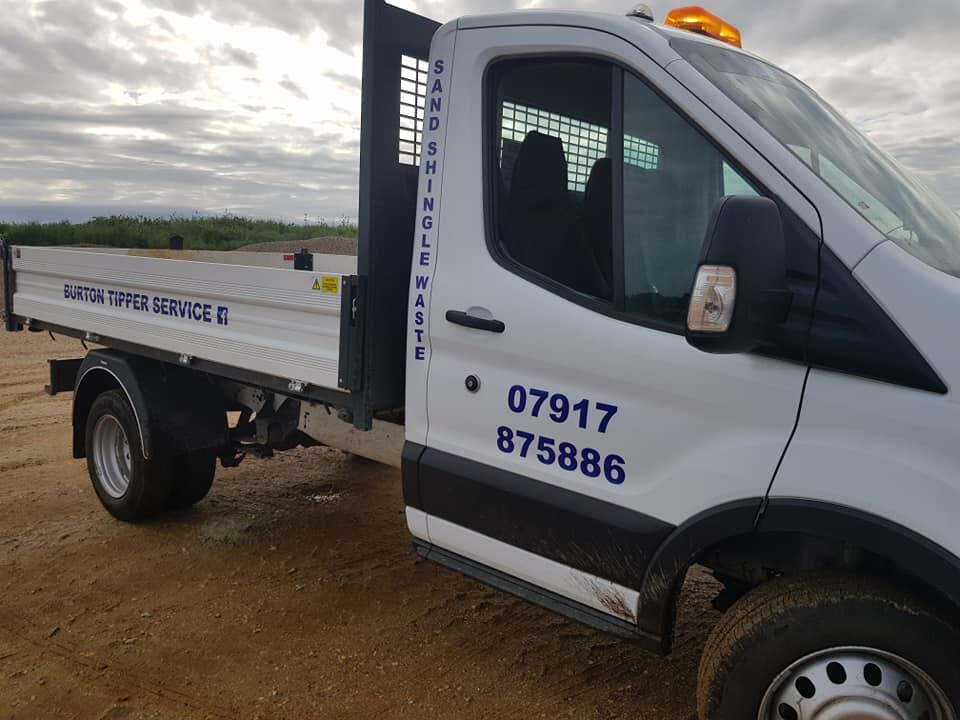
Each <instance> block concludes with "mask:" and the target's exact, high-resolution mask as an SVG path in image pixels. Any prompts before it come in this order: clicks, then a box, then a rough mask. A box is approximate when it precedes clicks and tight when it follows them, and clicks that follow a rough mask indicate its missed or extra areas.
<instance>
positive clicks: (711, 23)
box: [664, 6, 741, 47]
mask: <svg viewBox="0 0 960 720" xmlns="http://www.w3.org/2000/svg"><path fill="white" fill-rule="evenodd" d="M664 23H665V24H666V25H669V26H670V27H675V28H680V29H681V30H689V31H690V32H695V33H699V34H701V35H707V36H709V37H712V38H715V39H716V40H721V41H722V42H725V43H729V44H730V45H735V46H737V47H741V45H740V31H739V30H737V28H735V27H734V26H733V25H731V24H730V23H728V22H726V21H725V20H722V19H721V18H718V17H717V16H716V15H714V14H713V13H711V12H707V11H706V10H704V9H703V8H702V7H696V6H693V7H682V8H677V9H676V10H671V11H670V12H669V13H668V14H667V19H666V20H665V21H664Z"/></svg>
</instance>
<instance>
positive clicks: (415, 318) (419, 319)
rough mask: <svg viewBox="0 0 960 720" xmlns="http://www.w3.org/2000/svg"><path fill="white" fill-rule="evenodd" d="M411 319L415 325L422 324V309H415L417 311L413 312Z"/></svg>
mask: <svg viewBox="0 0 960 720" xmlns="http://www.w3.org/2000/svg"><path fill="white" fill-rule="evenodd" d="M413 321H414V322H415V323H416V324H417V325H423V310H417V311H416V312H415V313H414V314H413Z"/></svg>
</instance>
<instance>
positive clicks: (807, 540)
mask: <svg viewBox="0 0 960 720" xmlns="http://www.w3.org/2000/svg"><path fill="white" fill-rule="evenodd" d="M724 562H728V563H729V564H730V566H731V567H733V568H737V569H741V570H742V571H743V572H744V573H745V574H746V576H747V577H746V578H745V580H744V582H745V583H747V584H760V583H761V582H762V581H763V579H764V574H766V577H775V576H777V575H789V574H793V573H795V572H807V571H814V570H822V569H843V570H852V571H861V572H862V571H874V572H882V571H884V570H886V571H891V570H892V571H894V578H895V579H897V580H898V581H900V582H903V583H906V584H908V585H910V586H911V588H912V589H913V590H915V591H916V592H919V593H921V594H924V595H926V596H929V597H931V598H933V599H935V600H936V601H937V602H938V604H939V606H941V607H944V608H947V609H948V610H949V611H950V612H951V613H953V614H955V615H956V616H957V617H960V558H958V557H957V556H956V555H954V554H953V553H951V552H950V551H949V550H947V549H946V548H944V547H942V546H940V545H939V544H937V543H935V542H933V541H932V540H930V539H928V538H926V537H924V536H923V535H921V534H919V533H917V532H915V531H913V530H911V529H909V528H907V527H904V526H902V525H899V524H897V523H894V522H892V521H890V520H887V519H886V518H883V517H881V516H878V515H874V514H871V513H867V512H863V511H861V510H857V509H855V508H851V507H847V506H843V505H837V504H833V503H828V502H820V501H815V500H804V499H794V498H772V499H770V500H769V501H768V503H767V504H766V505H764V504H763V503H762V499H761V498H751V499H746V500H742V501H737V502H732V503H728V504H726V505H722V506H718V507H716V508H711V509H710V510H707V511H704V512H702V513H700V514H698V515H696V516H695V517H693V518H691V519H690V520H688V521H687V522H685V523H683V524H682V525H680V526H678V527H677V529H676V530H675V531H674V532H672V533H671V534H670V535H669V536H668V537H667V539H666V540H665V541H664V542H663V543H662V544H661V546H660V547H659V548H658V549H657V551H656V553H655V554H654V555H653V557H652V558H651V561H650V564H649V565H648V567H647V570H646V572H645V575H644V580H643V584H642V587H641V590H640V599H639V604H638V608H637V623H638V625H639V626H640V628H641V629H642V630H644V631H646V632H649V633H651V634H653V635H655V636H658V637H660V638H661V645H662V648H661V649H662V652H663V653H665V654H666V653H669V652H670V650H671V648H672V643H673V634H674V629H675V625H676V608H677V604H678V601H679V599H680V596H681V593H682V586H683V581H684V579H685V578H686V574H687V570H688V569H689V568H690V567H691V566H692V565H694V564H696V563H704V564H706V565H707V566H708V567H711V568H712V569H714V571H715V572H716V571H717V565H718V564H719V565H720V566H721V567H722V566H723V563H724ZM748 568H752V569H753V570H755V571H758V572H755V573H753V575H752V576H751V574H750V573H749V572H748Z"/></svg>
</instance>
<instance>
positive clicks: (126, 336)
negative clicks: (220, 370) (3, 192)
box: [13, 247, 342, 389]
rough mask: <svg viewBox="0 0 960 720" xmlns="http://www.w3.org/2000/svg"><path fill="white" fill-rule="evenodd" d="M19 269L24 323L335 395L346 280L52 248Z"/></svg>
mask: <svg viewBox="0 0 960 720" xmlns="http://www.w3.org/2000/svg"><path fill="white" fill-rule="evenodd" d="M13 271H14V274H15V279H16V291H15V292H14V294H13V312H14V314H15V315H16V316H17V318H18V319H19V320H22V319H31V320H37V321H39V322H41V323H44V324H49V325H55V326H59V327H64V328H70V329H73V330H77V331H80V332H83V333H89V334H90V335H93V336H99V337H103V338H108V339H112V340H116V341H122V342H125V343H132V344H136V345H141V346H145V347H148V348H151V349H155V350H161V351H164V352H168V353H174V354H177V355H180V354H183V355H189V356H191V357H194V358H198V359H201V360H207V361H210V362H214V363H219V364H221V365H226V366H230V367H234V368H240V369H242V370H245V371H253V372H257V373H261V374H264V375H268V376H273V377H278V378H281V379H284V380H299V381H302V382H305V383H309V384H310V385H312V386H316V387H322V388H331V389H336V388H337V359H338V353H339V345H340V339H339V335H340V330H339V328H340V285H341V278H342V276H341V275H340V274H337V273H325V272H323V270H322V269H318V270H317V271H316V272H312V273H311V272H304V271H298V270H283V269H278V268H269V267H249V266H244V265H224V264H218V263H205V262H191V261H183V260H167V259H160V258H149V257H129V256H127V255H122V254H116V253H95V252H89V251H81V250H69V249H64V248H48V247H17V248H15V249H14V258H13ZM324 280H326V282H324ZM315 288H316V289H315ZM135 297H136V299H135Z"/></svg>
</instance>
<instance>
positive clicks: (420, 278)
mask: <svg viewBox="0 0 960 720" xmlns="http://www.w3.org/2000/svg"><path fill="white" fill-rule="evenodd" d="M429 280H430V276H429V275H417V279H416V283H417V290H426V289H427V281H429Z"/></svg>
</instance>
